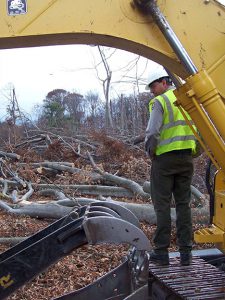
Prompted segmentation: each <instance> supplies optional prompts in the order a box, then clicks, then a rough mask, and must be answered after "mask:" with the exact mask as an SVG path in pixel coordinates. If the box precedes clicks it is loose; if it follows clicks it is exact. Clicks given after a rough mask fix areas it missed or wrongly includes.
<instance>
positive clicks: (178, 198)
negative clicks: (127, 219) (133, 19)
mask: <svg viewBox="0 0 225 300" xmlns="http://www.w3.org/2000/svg"><path fill="white" fill-rule="evenodd" d="M146 88H147V89H149V90H150V91H151V92H152V93H153V94H154V96H155V98H154V99H152V100H151V101H150V103H149V111H150V119H149V122H148V126H147V129H146V138H145V150H146V152H147V154H148V155H149V156H150V158H151V159H152V167H151V197H152V200H153V204H154V209H155V213H156V219H157V228H156V231H155V233H154V237H153V242H154V250H153V251H152V253H151V254H150V259H151V260H152V261H153V262H155V263H158V264H160V265H168V264H169V254H168V248H169V246H170V236H171V216H170V206H171V199H172V195H173V197H174V200H175V207H176V229H177V245H178V247H179V252H180V262H181V265H189V264H190V263H191V259H192V255H191V250H192V220H191V208H190V199H191V181H192V174H193V162H192V154H194V153H195V151H196V143H195V136H194V134H193V132H192V130H191V129H190V127H189V126H188V125H187V123H186V121H185V119H184V117H183V115H182V113H181V112H180V110H179V109H178V107H176V106H175V105H174V102H175V101H176V97H175V95H174V93H173V89H174V87H173V86H172V81H171V79H170V77H169V76H168V74H167V73H166V72H165V70H164V69H160V70H158V71H157V72H155V74H153V77H152V78H151V79H150V80H149V83H148V85H147V87H146ZM185 114H186V116H187V118H188V119H189V120H190V116H189V115H188V114H187V113H186V112H185Z"/></svg>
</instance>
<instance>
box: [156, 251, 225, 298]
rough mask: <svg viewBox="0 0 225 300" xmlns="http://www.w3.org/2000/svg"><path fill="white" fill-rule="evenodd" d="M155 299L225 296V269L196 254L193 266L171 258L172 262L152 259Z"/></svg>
mask: <svg viewBox="0 0 225 300" xmlns="http://www.w3.org/2000/svg"><path fill="white" fill-rule="evenodd" d="M150 282H151V287H152V288H151V289H152V291H151V294H152V299H153V300H156V299H160V300H163V299H171V300H172V299H177V300H178V299H187V300H206V299H213V300H219V299H225V273H224V272H223V271H220V270H219V269H218V268H216V267H215V266H213V265H211V264H209V263H207V262H206V261H204V260H203V259H201V258H198V257H193V261H192V264H191V265H190V266H181V265H180V260H179V258H177V257H176V258H171V259H170V265H169V266H158V265H155V264H153V263H150Z"/></svg>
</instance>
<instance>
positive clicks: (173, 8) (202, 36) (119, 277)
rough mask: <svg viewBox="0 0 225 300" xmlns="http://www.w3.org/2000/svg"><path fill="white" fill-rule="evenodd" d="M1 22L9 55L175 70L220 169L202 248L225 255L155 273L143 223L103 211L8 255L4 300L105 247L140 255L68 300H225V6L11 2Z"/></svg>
mask: <svg viewBox="0 0 225 300" xmlns="http://www.w3.org/2000/svg"><path fill="white" fill-rule="evenodd" d="M0 15H1V18H0V49H9V48H20V47H35V46H44V45H45V46H46V45H59V44H60V45H65V44H96V45H105V46H110V47H115V48H119V49H123V50H127V51H130V52H133V53H136V54H139V55H141V56H144V57H146V58H149V59H151V60H153V61H155V62H157V63H159V64H161V65H163V66H164V67H165V68H166V70H168V72H169V74H170V75H171V76H172V78H173V81H174V83H175V85H176V91H175V94H176V96H177V105H178V106H179V108H180V110H181V111H183V110H186V111H187V112H188V113H189V114H190V116H191V117H192V119H193V121H194V123H195V125H196V127H197V128H198V133H195V134H196V137H197V139H198V140H199V143H200V144H201V146H202V147H203V148H204V150H205V151H206V153H207V154H208V156H209V158H210V161H211V162H212V164H213V165H214V166H215V167H216V170H217V171H216V175H215V177H214V179H213V184H211V186H210V188H211V190H210V198H211V205H210V213H211V221H212V222H211V223H212V224H211V225H210V226H209V227H208V228H204V229H201V230H198V231H196V232H195V233H194V239H195V241H196V242H197V243H214V244H216V247H217V249H218V250H219V253H220V254H218V253H217V254H216V255H213V254H212V253H210V251H209V253H208V254H207V253H205V254H204V255H202V256H201V257H199V256H196V257H194V260H193V264H192V265H191V266H187V267H181V266H179V264H178V263H177V259H176V256H174V257H172V262H171V263H170V266H168V267H167V266H166V267H157V266H154V265H153V264H151V263H149V256H148V251H149V250H150V244H149V241H148V239H147V238H146V236H145V235H144V234H143V232H142V231H141V230H140V228H139V224H138V221H137V220H136V218H135V216H133V215H132V213H131V212H129V211H128V210H126V209H124V208H121V207H120V206H119V205H112V204H105V203H103V202H102V203H101V202H100V203H99V204H98V205H95V204H91V205H89V206H85V207H82V208H80V209H79V210H77V211H76V212H75V213H72V214H70V215H69V216H67V217H65V218H62V219H60V220H58V221H57V222H55V223H53V224H52V225H50V226H49V227H47V228H46V229H44V230H43V231H40V232H39V233H37V234H35V235H34V236H32V237H31V238H28V239H27V240H25V241H24V242H22V243H20V244H18V245H16V246H15V247H13V248H10V249H9V250H7V251H6V252H4V253H2V254H1V255H0V299H5V298H6V297H7V296H9V295H10V294H11V293H13V292H14V291H15V290H16V289H18V288H19V287H20V286H22V285H23V284H25V283H26V282H27V281H28V280H30V279H31V278H32V277H33V276H35V275H37V274H38V273H40V272H42V271H43V270H44V269H45V268H46V267H48V266H49V265H51V264H53V263H54V262H55V261H57V260H58V259H59V258H60V257H63V256H64V255H67V254H68V253H70V252H71V251H72V250H73V249H76V248H77V247H79V246H80V245H83V244H85V243H90V244H96V243H102V242H115V243H120V242H127V243H129V244H131V245H132V248H131V250H130V251H129V253H128V255H127V258H126V260H125V262H124V263H123V264H121V265H120V266H119V267H117V268H116V269H114V270H113V271H111V272H109V273H107V274H106V275H105V276H103V277H102V278H100V279H98V280H97V281H96V282H95V283H93V284H91V285H89V286H87V287H85V288H84V289H82V290H79V291H75V292H73V293H70V294H67V295H63V296H62V297H60V298H58V299H68V300H69V299H76V300H77V299H82V300H85V299H143V300H145V299H225V273H224V271H223V265H224V261H225V260H224V256H223V253H224V252H225V125H224V124H225V123H224V122H225V121H224V120H225V103H224V102H225V7H224V6H223V5H222V4H221V3H219V2H218V1H216V0H179V1H175V0H86V1H85V0H84V1H79V2H78V1H75V0H38V1H37V0H5V1H1V2H0ZM21 72H22V70H21ZM190 126H191V125H190ZM77 216H79V218H77ZM206 252H207V251H206ZM46 253H48V255H45V254H46ZM46 256H47V257H46ZM213 262H214V263H213Z"/></svg>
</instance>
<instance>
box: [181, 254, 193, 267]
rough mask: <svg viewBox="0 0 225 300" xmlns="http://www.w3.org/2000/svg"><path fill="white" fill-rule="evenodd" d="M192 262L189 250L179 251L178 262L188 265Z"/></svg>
mask: <svg viewBox="0 0 225 300" xmlns="http://www.w3.org/2000/svg"><path fill="white" fill-rule="evenodd" d="M191 262H192V254H191V252H181V253H180V264H181V265H182V266H189V265H190V264H191Z"/></svg>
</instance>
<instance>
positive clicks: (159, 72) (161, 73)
mask: <svg viewBox="0 0 225 300" xmlns="http://www.w3.org/2000/svg"><path fill="white" fill-rule="evenodd" d="M162 77H169V75H168V74H167V72H166V70H165V69H164V68H163V67H159V68H157V69H155V70H154V71H153V72H151V73H150V74H149V76H148V84H147V85H146V87H145V89H146V90H150V87H149V85H150V84H151V83H152V82H154V81H156V80H158V79H160V78H162Z"/></svg>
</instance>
